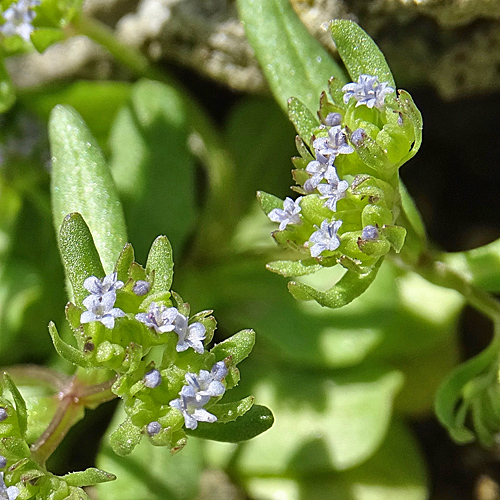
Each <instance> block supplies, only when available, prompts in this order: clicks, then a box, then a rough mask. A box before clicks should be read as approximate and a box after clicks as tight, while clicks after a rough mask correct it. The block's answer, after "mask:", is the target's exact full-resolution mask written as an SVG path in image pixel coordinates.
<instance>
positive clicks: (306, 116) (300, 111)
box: [288, 97, 319, 148]
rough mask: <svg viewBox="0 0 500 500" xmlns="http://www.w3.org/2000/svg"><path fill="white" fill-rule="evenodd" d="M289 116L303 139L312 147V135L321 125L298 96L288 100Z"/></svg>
mask: <svg viewBox="0 0 500 500" xmlns="http://www.w3.org/2000/svg"><path fill="white" fill-rule="evenodd" d="M288 116H289V118H290V120H291V122H292V123H293V124H294V125H295V130H297V133H298V134H299V135H300V137H301V138H302V140H303V141H304V142H305V143H306V144H307V145H308V146H309V147H310V148H312V140H311V139H312V136H313V134H314V130H315V129H316V128H317V127H318V126H319V120H318V119H317V118H316V117H315V116H314V115H313V114H312V113H311V111H309V109H308V108H306V106H304V104H302V103H301V102H300V101H299V100H298V99H297V98H295V97H291V98H290V99H289V100H288Z"/></svg>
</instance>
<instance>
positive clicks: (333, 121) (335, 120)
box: [325, 113, 342, 127]
mask: <svg viewBox="0 0 500 500" xmlns="http://www.w3.org/2000/svg"><path fill="white" fill-rule="evenodd" d="M341 123H342V115H341V114H340V113H328V114H327V115H326V118H325V124H326V125H328V126H329V127H335V126H336V125H340V124H341Z"/></svg>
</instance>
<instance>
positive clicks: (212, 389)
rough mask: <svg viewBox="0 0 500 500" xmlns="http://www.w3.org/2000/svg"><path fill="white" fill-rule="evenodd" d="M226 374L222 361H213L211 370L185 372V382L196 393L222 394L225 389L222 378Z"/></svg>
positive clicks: (212, 395) (211, 395) (205, 394)
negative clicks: (197, 373)
mask: <svg viewBox="0 0 500 500" xmlns="http://www.w3.org/2000/svg"><path fill="white" fill-rule="evenodd" d="M226 375H227V368H226V365H225V363H224V361H219V362H218V363H215V365H214V366H213V367H212V370H211V371H210V372H209V371H207V370H200V373H199V375H196V373H186V376H185V378H186V382H187V383H188V385H189V386H191V387H192V388H193V389H194V390H195V391H196V393H197V394H199V395H202V396H210V397H214V396H222V395H223V394H224V392H225V390H226V388H225V386H224V384H223V383H222V379H223V378H224V377H225V376H226Z"/></svg>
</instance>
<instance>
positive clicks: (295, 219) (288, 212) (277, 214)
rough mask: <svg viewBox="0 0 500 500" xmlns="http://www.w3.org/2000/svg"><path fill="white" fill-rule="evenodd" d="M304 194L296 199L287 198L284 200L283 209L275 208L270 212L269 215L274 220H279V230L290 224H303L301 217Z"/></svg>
mask: <svg viewBox="0 0 500 500" xmlns="http://www.w3.org/2000/svg"><path fill="white" fill-rule="evenodd" d="M301 199H302V196H299V197H298V198H297V199H296V200H295V201H293V200H292V199H291V198H288V197H287V198H285V200H284V201H283V209H281V208H274V209H273V210H271V211H270V212H269V214H268V217H269V218H270V219H271V220H272V221H273V222H279V223H280V225H279V230H280V231H283V230H285V229H286V226H288V225H289V224H301V222H302V221H301V219H300V215H299V214H300V210H301V208H300V200H301Z"/></svg>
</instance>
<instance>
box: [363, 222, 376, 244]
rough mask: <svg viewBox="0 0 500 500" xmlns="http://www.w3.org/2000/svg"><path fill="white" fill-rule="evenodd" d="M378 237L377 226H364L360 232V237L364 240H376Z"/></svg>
mask: <svg viewBox="0 0 500 500" xmlns="http://www.w3.org/2000/svg"><path fill="white" fill-rule="evenodd" d="M378 237H379V232H378V228H377V226H371V225H368V226H365V227H364V228H363V231H362V232H361V239H362V240H364V241H376V240H378Z"/></svg>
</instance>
